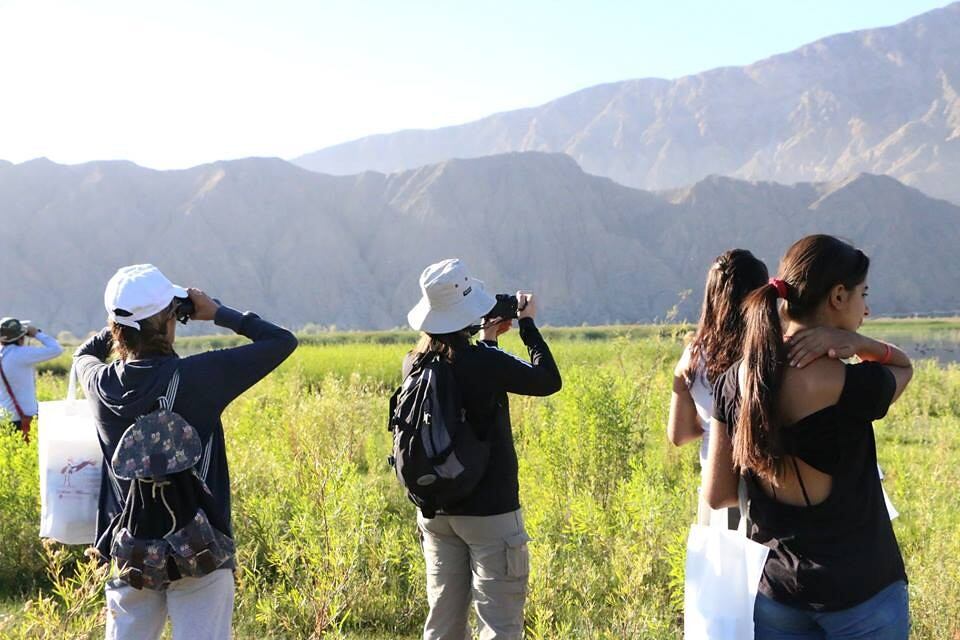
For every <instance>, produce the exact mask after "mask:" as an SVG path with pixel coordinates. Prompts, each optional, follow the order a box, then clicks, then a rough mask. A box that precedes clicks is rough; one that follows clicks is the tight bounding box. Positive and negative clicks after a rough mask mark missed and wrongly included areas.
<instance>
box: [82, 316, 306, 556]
mask: <svg viewBox="0 0 960 640" xmlns="http://www.w3.org/2000/svg"><path fill="white" fill-rule="evenodd" d="M214 322H215V323H216V324H217V325H218V326H221V327H225V328H227V329H232V330H233V331H235V332H236V333H238V334H240V335H242V336H245V337H247V338H249V339H250V340H252V341H253V342H252V343H251V344H246V345H242V346H239V347H233V348H230V349H218V350H214V351H208V352H206V353H200V354H197V355H193V356H189V357H186V358H181V357H179V356H177V355H176V354H171V355H162V356H156V357H149V358H144V359H142V360H130V361H122V360H116V361H114V362H111V363H110V364H107V363H106V360H107V358H108V357H109V355H110V351H111V348H112V337H111V334H110V330H109V328H106V329H104V330H102V331H101V332H100V333H99V334H97V335H95V336H93V337H92V338H90V339H89V340H87V341H86V342H85V343H84V344H83V345H81V346H80V348H79V349H77V351H76V353H75V354H74V356H73V358H74V365H75V367H76V371H77V377H78V379H79V381H80V384H81V385H82V386H83V389H84V391H85V392H86V396H87V398H88V400H89V402H90V403H91V406H92V408H93V415H94V418H95V419H96V422H97V431H98V435H99V438H100V448H101V449H102V450H103V457H104V465H103V468H102V470H101V474H102V483H101V487H100V499H99V509H98V513H97V548H98V549H99V550H100V551H101V553H103V552H104V551H106V550H109V548H110V541H111V536H112V533H113V532H112V531H111V530H110V523H111V521H112V520H113V519H114V518H115V517H116V516H117V514H119V513H120V511H121V510H122V508H123V496H125V495H126V493H127V490H128V489H129V484H128V482H127V481H124V480H114V479H113V477H112V476H111V475H110V474H109V472H108V470H107V466H106V465H107V464H109V461H110V460H111V459H112V457H113V452H114V450H115V449H116V447H117V442H118V440H119V439H120V436H122V435H123V433H124V431H126V429H127V427H129V426H130V425H131V424H133V422H134V421H135V420H136V419H137V418H138V417H139V416H141V415H143V414H145V413H149V412H150V411H152V410H153V409H155V408H156V407H157V401H158V399H159V397H160V396H162V395H163V394H164V393H165V392H166V390H167V385H168V384H169V382H170V379H171V377H173V373H174V371H176V370H179V372H180V384H179V387H178V391H177V396H176V400H175V401H174V405H173V410H174V411H175V412H177V413H179V414H180V415H181V416H183V418H184V419H185V420H186V421H187V422H188V423H190V424H191V425H192V426H193V427H194V428H195V429H196V430H197V433H198V434H199V435H200V440H201V442H202V444H203V457H202V458H201V461H200V463H199V464H198V467H199V468H198V471H199V472H200V475H201V477H204V478H205V480H206V483H207V486H208V487H209V488H210V491H211V492H212V494H213V498H214V501H215V503H216V505H217V506H219V507H220V509H221V513H220V514H219V515H220V516H222V518H218V520H222V521H223V522H225V523H226V525H227V528H228V529H229V528H230V473H229V470H228V467H227V454H226V449H225V444H224V437H223V423H222V422H221V419H220V416H221V414H222V413H223V411H224V409H226V408H227V405H229V404H230V402H231V401H233V399H234V398H236V397H237V396H239V395H240V394H241V393H243V392H244V391H246V390H247V389H249V388H250V387H252V386H253V385H254V384H255V383H256V382H257V381H259V380H260V379H261V378H263V377H264V376H266V375H267V374H268V373H270V372H271V371H273V369H275V368H276V367H277V366H278V365H279V364H280V363H281V362H283V361H284V360H285V359H286V358H287V357H288V356H289V355H290V354H291V353H293V350H294V349H295V348H296V346H297V338H296V337H295V336H294V335H293V334H292V333H290V332H289V331H287V330H286V329H284V328H282V327H278V326H277V325H275V324H272V323H270V322H267V321H266V320H263V319H261V318H260V317H259V316H257V315H256V314H253V313H249V312H248V313H240V312H239V311H237V310H235V309H231V308H229V307H225V306H221V307H220V308H219V309H218V310H217V313H216V316H215V318H214ZM226 533H228V534H230V535H232V531H227V532H226Z"/></svg>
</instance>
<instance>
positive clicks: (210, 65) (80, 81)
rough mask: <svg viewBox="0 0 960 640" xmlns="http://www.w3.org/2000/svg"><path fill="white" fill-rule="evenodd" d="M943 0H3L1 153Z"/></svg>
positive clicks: (163, 149) (344, 115) (75, 153)
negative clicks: (151, 0)
mask: <svg viewBox="0 0 960 640" xmlns="http://www.w3.org/2000/svg"><path fill="white" fill-rule="evenodd" d="M945 4H946V2H944V1H943V0H940V1H937V0H839V1H838V0H749V1H748V0H724V1H723V2H720V1H718V0H699V1H692V0H668V1H666V2H664V1H663V0H645V1H644V0H622V1H621V0H616V1H613V0H593V1H584V2H567V1H564V0H554V1H552V2H551V1H548V0H530V1H528V0H504V1H502V0H487V1H485V2H478V1H476V0H473V1H472V2H467V1H463V2H461V1H459V0H433V1H421V0H402V1H401V0H392V1H391V0H379V1H378V0H341V1H339V2H334V1H328V0H302V1H293V0H272V1H271V2H266V1H260V2H254V1H248V0H189V1H181V0H163V1H161V2H156V1H154V2H146V1H143V0H118V1H110V0H59V1H58V0H0V87H2V89H0V158H2V159H6V160H10V161H13V162H22V161H24V160H28V159H30V158H35V157H39V156H47V157H49V158H51V159H52V160H55V161H57V162H63V163H77V162H84V161H88V160H102V159H121V158H122V159H128V160H133V161H134V162H137V163H138V164H142V165H145V166H148V167H154V168H158V169H167V168H183V167H188V166H192V165H196V164H200V163H203V162H210V161H212V160H217V159H225V158H236V157H245V156H255V155H256V156H281V157H285V158H290V157H293V156H296V155H299V154H302V153H306V152H309V151H314V150H316V149H319V148H321V147H324V146H327V145H330V144H335V143H338V142H344V141H346V140H351V139H353V138H357V137H360V136H364V135H368V134H372V133H380V132H387V131H394V130H397V129H403V128H428V127H438V126H444V125H450V124H457V123H460V122H466V121H468V120H472V119H476V118H479V117H482V116H484V115H488V114H490V113H494V112H496V111H504V110H509V109H515V108H519V107H526V106H533V105H536V104H540V103H543V102H546V101H548V100H551V99H553V98H556V97H559V96H561V95H564V94H567V93H570V92H572V91H576V90H577V89H582V88H585V87H588V86H591V85H595V84H599V83H602V82H610V81H615V80H624V79H628V78H637V77H646V76H656V77H665V78H673V77H677V76H682V75H686V74H690V73H696V72H699V71H703V70H705V69H708V68H711V67H715V66H721V65H741V64H748V63H750V62H753V61H755V60H758V59H761V58H764V57H767V56H769V55H772V54H775V53H780V52H783V51H788V50H790V49H793V48H795V47H797V46H799V45H802V44H804V43H806V42H809V41H811V40H815V39H817V38H820V37H823V36H826V35H831V34H834V33H839V32H844V31H851V30H855V29H863V28H869V27H877V26H884V25H889V24H894V23H896V22H900V21H902V20H904V19H906V18H909V17H911V16H913V15H916V14H919V13H923V12H924V11H928V10H930V9H933V8H936V7H939V6H943V5H945Z"/></svg>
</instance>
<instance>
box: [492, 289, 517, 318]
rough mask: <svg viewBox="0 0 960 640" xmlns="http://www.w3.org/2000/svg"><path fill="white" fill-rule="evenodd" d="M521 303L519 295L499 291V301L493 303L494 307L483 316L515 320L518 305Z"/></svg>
mask: <svg viewBox="0 0 960 640" xmlns="http://www.w3.org/2000/svg"><path fill="white" fill-rule="evenodd" d="M519 304H520V302H519V301H518V300H517V296H512V295H510V294H509V293H498V294H497V302H496V304H494V305H493V309H490V311H488V312H487V315H485V316H483V317H484V319H486V320H491V319H493V318H500V319H501V320H513V319H514V318H516V317H517V307H518V306H519Z"/></svg>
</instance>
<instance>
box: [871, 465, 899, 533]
mask: <svg viewBox="0 0 960 640" xmlns="http://www.w3.org/2000/svg"><path fill="white" fill-rule="evenodd" d="M877 473H879V474H880V482H881V483H882V482H883V469H881V468H880V465H879V464H878V465H877ZM880 491H882V492H883V503H884V504H885V505H887V514H888V515H889V516H890V519H891V520H896V518H897V516H899V515H900V512H899V511H897V508H896V507H895V506H893V503H892V502H890V496H888V495H887V490H886V489H884V488H883V484H881V485H880Z"/></svg>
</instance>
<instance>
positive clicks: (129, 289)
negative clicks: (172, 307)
mask: <svg viewBox="0 0 960 640" xmlns="http://www.w3.org/2000/svg"><path fill="white" fill-rule="evenodd" d="M187 297H189V295H188V294H187V290H186V289H184V288H183V287H178V286H177V285H175V284H173V283H172V282H170V281H169V280H168V279H167V276H165V275H163V273H161V272H160V269H157V268H156V267H155V266H153V265H152V264H134V265H130V266H128V267H120V268H119V269H117V272H116V273H115V274H113V277H112V278H110V281H109V282H107V288H106V290H105V291H104V292H103V306H105V307H106V308H107V314H108V317H109V318H110V320H112V321H113V322H116V323H117V324H122V325H124V326H127V327H133V328H134V329H137V330H139V329H140V320H145V319H146V318H149V317H150V316H152V315H155V314H157V313H160V312H161V311H163V310H164V309H166V308H167V306H168V305H169V304H170V302H171V301H173V299H174V298H187ZM117 311H121V312H125V313H120V314H118V313H116V312H117Z"/></svg>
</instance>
